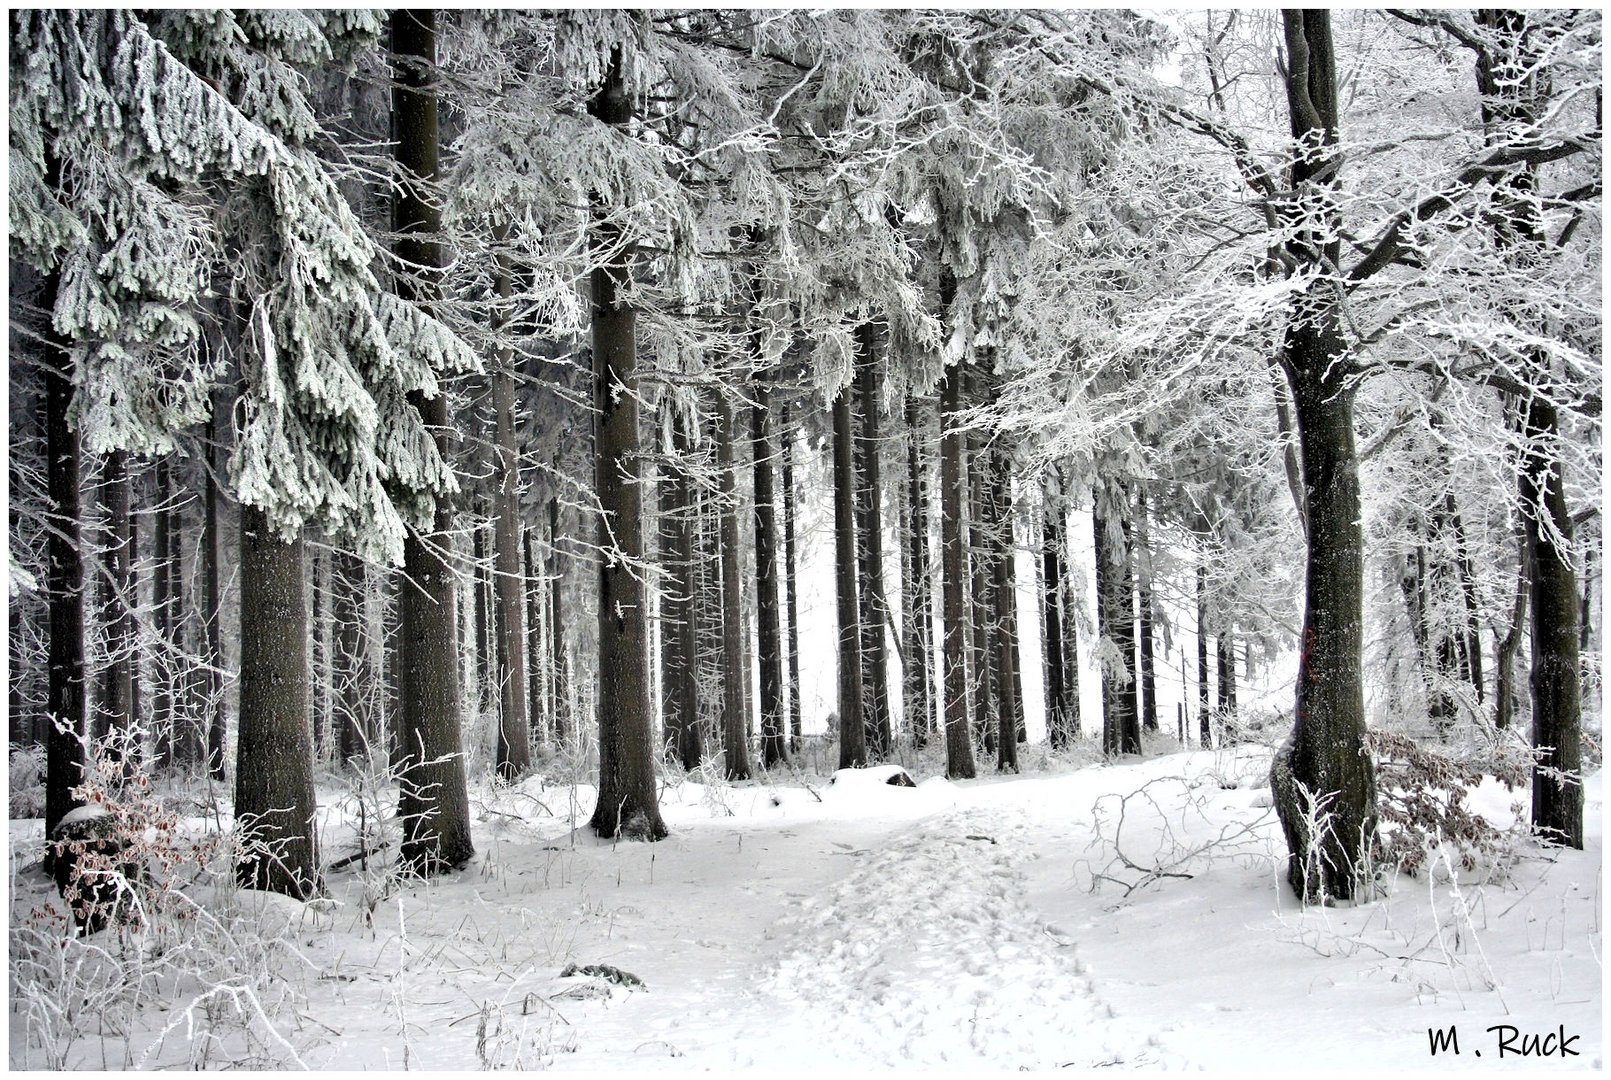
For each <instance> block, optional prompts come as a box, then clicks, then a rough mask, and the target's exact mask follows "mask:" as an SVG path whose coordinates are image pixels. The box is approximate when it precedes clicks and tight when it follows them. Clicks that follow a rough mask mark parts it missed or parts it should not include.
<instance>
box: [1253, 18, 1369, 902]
mask: <svg viewBox="0 0 1611 1080" xmlns="http://www.w3.org/2000/svg"><path fill="white" fill-rule="evenodd" d="M1282 23H1283V28H1284V31H1285V36H1286V46H1287V56H1288V63H1289V71H1288V74H1287V76H1286V89H1287V103H1288V111H1289V114H1290V118H1291V128H1292V134H1293V136H1294V137H1295V138H1297V139H1299V140H1300V141H1302V142H1303V143H1305V144H1306V145H1312V146H1314V147H1315V149H1314V150H1313V151H1311V152H1309V153H1307V154H1305V155H1303V156H1301V157H1298V158H1296V159H1295V160H1294V161H1293V164H1292V180H1293V187H1294V188H1295V189H1296V190H1297V191H1299V192H1300V197H1302V198H1303V199H1304V200H1305V201H1306V202H1307V203H1308V204H1309V211H1308V217H1307V218H1305V219H1299V220H1296V221H1289V222H1287V223H1286V224H1288V225H1290V226H1294V227H1295V228H1294V231H1293V233H1292V235H1291V236H1290V238H1289V239H1288V240H1287V241H1286V248H1287V253H1288V255H1289V256H1291V258H1292V259H1293V261H1294V262H1295V263H1296V264H1297V265H1298V266H1300V267H1308V268H1314V269H1316V270H1318V271H1320V272H1321V273H1322V275H1323V276H1322V277H1321V278H1320V279H1319V280H1316V281H1313V282H1311V283H1310V284H1309V285H1308V286H1307V287H1306V288H1305V289H1304V291H1303V292H1302V293H1301V294H1299V295H1297V296H1295V297H1294V299H1293V301H1292V311H1291V317H1290V319H1289V321H1288V323H1287V326H1286V330H1285V335H1284V338H1283V341H1282V346H1281V366H1282V369H1283V371H1285V373H1286V376H1287V381H1288V383H1289V385H1290V386H1291V388H1292V399H1293V409H1294V412H1295V413H1296V416H1297V421H1298V443H1299V448H1298V449H1299V456H1300V458H1301V463H1302V466H1303V481H1304V507H1305V511H1306V513H1307V516H1308V525H1309V529H1308V545H1307V546H1308V553H1307V554H1308V558H1307V581H1306V585H1305V589H1304V614H1303V637H1302V641H1301V644H1300V655H1299V661H1298V685H1297V694H1296V703H1295V706H1294V709H1293V713H1294V716H1295V723H1294V726H1293V731H1292V735H1291V737H1290V738H1289V740H1288V741H1287V743H1286V744H1284V745H1283V746H1282V747H1281V748H1280V750H1278V751H1277V753H1276V757H1275V761H1274V764H1273V765H1272V767H1271V788H1272V791H1273V794H1274V799H1275V804H1276V812H1277V814H1278V815H1279V817H1280V819H1281V826H1282V830H1283V831H1284V833H1285V834H1286V840H1287V850H1288V852H1289V862H1288V880H1289V881H1290V882H1291V884H1292V887H1293V889H1294V890H1295V891H1296V892H1297V893H1298V895H1299V896H1300V897H1303V898H1304V899H1306V900H1320V899H1322V898H1324V897H1326V896H1334V897H1337V898H1338V899H1345V900H1346V899H1351V898H1353V897H1354V896H1355V895H1356V894H1357V891H1358V890H1359V889H1361V888H1363V887H1364V885H1365V881H1364V875H1365V873H1366V866H1367V861H1368V858H1369V853H1370V850H1371V849H1372V848H1373V847H1374V844H1375V837H1376V776H1375V770H1374V767H1373V765H1372V763H1371V760H1370V757H1369V755H1368V754H1367V753H1366V750H1365V699H1364V689H1363V685H1362V680H1361V667H1362V659H1363V658H1362V656H1361V625H1362V601H1363V590H1364V569H1363V536H1362V533H1361V528H1360V505H1359V472H1358V456H1357V453H1356V451H1355V449H1354V426H1353V400H1354V388H1353V386H1352V385H1351V384H1350V383H1349V381H1348V370H1347V365H1346V364H1344V363H1342V362H1341V358H1342V356H1343V355H1344V352H1345V346H1344V343H1343V340H1342V335H1341V332H1340V325H1341V313H1340V311H1339V309H1338V305H1339V300H1338V296H1339V288H1338V282H1337V281H1336V280H1335V278H1334V277H1331V278H1329V279H1328V278H1327V277H1326V276H1324V275H1335V273H1336V270H1335V268H1336V267H1337V265H1338V259H1339V257H1340V247H1341V242H1340V240H1339V239H1338V235H1339V233H1340V231H1341V222H1340V220H1339V218H1340V215H1339V213H1338V211H1337V209H1336V207H1337V205H1338V201H1339V200H1338V188H1339V184H1338V180H1337V166H1338V158H1337V153H1336V145H1337V128H1338V117H1337V79H1336V69H1335V62H1334V58H1333V52H1332V37H1331V16H1330V13H1329V12H1327V11H1324V10H1307V11H1286V12H1284V13H1283V15H1282Z"/></svg>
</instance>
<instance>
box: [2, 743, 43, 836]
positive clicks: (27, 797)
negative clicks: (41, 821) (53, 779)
mask: <svg viewBox="0 0 1611 1080" xmlns="http://www.w3.org/2000/svg"><path fill="white" fill-rule="evenodd" d="M10 782H11V787H10V788H9V789H7V790H9V791H10V792H11V799H10V803H11V817H12V818H13V819H16V818H36V817H44V816H45V748H44V747H43V746H15V745H14V746H12V748H11V779H10Z"/></svg>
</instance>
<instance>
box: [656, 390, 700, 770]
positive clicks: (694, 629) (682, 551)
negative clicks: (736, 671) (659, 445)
mask: <svg viewBox="0 0 1611 1080" xmlns="http://www.w3.org/2000/svg"><path fill="white" fill-rule="evenodd" d="M671 450H672V453H671V469H672V474H671V477H672V479H671V491H670V497H671V505H670V512H671V518H670V522H671V526H672V536H671V539H672V546H671V548H670V550H669V556H670V565H669V571H670V574H671V581H670V584H669V585H668V586H667V591H668V593H669V596H668V597H667V598H668V599H669V600H671V602H672V622H671V624H670V626H668V627H666V629H667V630H668V631H671V632H672V633H671V640H670V648H669V650H667V651H666V652H664V653H662V655H664V656H666V657H667V658H668V660H669V662H670V665H671V666H670V669H669V670H668V672H667V686H666V688H665V692H666V693H667V695H668V699H669V700H668V702H667V705H666V708H667V710H668V716H670V717H671V723H670V725H669V727H670V728H671V730H672V732H673V733H674V734H675V737H676V742H675V743H674V744H673V745H672V746H671V747H670V750H671V752H672V753H673V754H675V755H676V758H677V760H678V761H680V762H681V763H682V767H683V768H684V769H697V768H699V764H700V762H701V761H702V760H703V759H704V756H705V743H704V739H703V737H702V732H701V731H700V728H699V609H698V605H697V603H696V598H695V591H696V590H695V583H694V566H695V563H694V549H695V544H696V540H697V537H696V533H697V531H698V524H699V522H698V516H697V515H698V511H699V507H698V503H697V501H696V500H695V498H694V490H693V484H692V481H691V479H690V477H689V475H688V468H687V465H686V462H687V461H688V459H689V457H690V456H691V455H692V454H693V450H694V446H693V439H692V438H691V437H690V435H689V431H688V423H687V421H686V420H684V419H682V418H681V417H678V416H676V415H673V416H672V421H671Z"/></svg>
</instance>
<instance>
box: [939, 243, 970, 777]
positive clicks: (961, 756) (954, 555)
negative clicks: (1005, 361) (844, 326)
mask: <svg viewBox="0 0 1611 1080" xmlns="http://www.w3.org/2000/svg"><path fill="white" fill-rule="evenodd" d="M955 294H956V280H955V279H954V278H953V277H952V276H951V275H950V273H949V272H948V271H944V270H942V271H941V281H940V296H941V310H942V311H945V310H948V309H949V308H950V300H951V298H952V297H954V296H955ZM961 411H962V371H961V368H960V366H953V367H951V368H948V369H947V370H946V373H945V381H944V383H943V384H942V387H941V391H940V553H941V560H940V576H941V585H942V591H943V594H944V597H943V603H944V609H945V610H944V613H943V614H944V633H945V642H944V644H945V648H944V652H943V654H942V669H941V672H942V678H943V680H944V690H945V775H946V776H948V777H950V778H951V779H953V780H956V779H971V778H972V777H973V775H974V763H973V733H972V732H971V731H970V730H969V726H968V661H967V654H966V648H967V646H966V642H965V640H964V637H963V635H964V632H965V631H964V624H965V620H966V619H967V598H966V596H965V595H964V593H963V590H964V588H965V583H964V574H966V572H967V569H966V567H967V553H966V551H965V550H964V547H963V544H964V537H965V536H966V528H967V523H966V522H965V521H964V520H963V516H962V483H963V481H962V474H963V461H962V458H963V452H964V445H963V439H964V436H963V434H962V432H960V431H958V430H957V414H958V413H960V412H961Z"/></svg>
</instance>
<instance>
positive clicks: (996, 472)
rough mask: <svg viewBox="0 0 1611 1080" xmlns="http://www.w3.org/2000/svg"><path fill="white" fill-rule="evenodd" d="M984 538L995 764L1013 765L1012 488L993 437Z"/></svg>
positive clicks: (1016, 691)
mask: <svg viewBox="0 0 1611 1080" xmlns="http://www.w3.org/2000/svg"><path fill="white" fill-rule="evenodd" d="M988 460H989V462H990V497H989V504H988V513H989V538H990V546H991V548H992V551H991V556H990V560H991V569H992V581H991V599H992V602H993V610H992V615H993V620H994V622H995V626H996V632H995V634H994V644H995V649H994V656H993V657H992V666H994V667H995V669H996V685H997V687H998V693H997V701H998V702H999V703H1000V704H999V706H998V709H997V713H996V770H997V771H998V772H1017V771H1018V731H1019V729H1020V727H1021V725H1020V724H1019V719H1018V711H1019V705H1018V701H1019V696H1020V691H1021V687H1020V683H1019V680H1018V677H1017V667H1018V649H1017V641H1016V637H1017V634H1016V629H1017V628H1016V623H1017V610H1016V609H1017V607H1018V589H1017V586H1016V584H1015V580H1014V579H1015V578H1016V574H1015V573H1014V572H1013V571H1014V567H1013V544H1012V504H1011V498H1012V488H1011V482H1010V478H1009V476H1008V473H1007V454H1006V451H1005V450H1004V449H1002V446H1001V444H1000V442H999V441H998V442H997V443H996V444H995V445H994V446H993V447H992V448H991V451H990V455H989V458H988Z"/></svg>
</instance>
